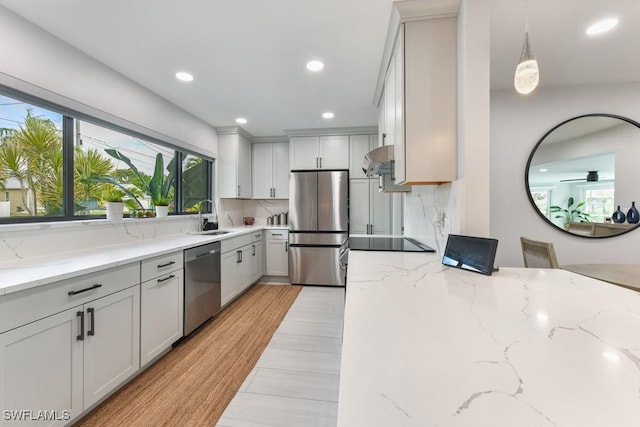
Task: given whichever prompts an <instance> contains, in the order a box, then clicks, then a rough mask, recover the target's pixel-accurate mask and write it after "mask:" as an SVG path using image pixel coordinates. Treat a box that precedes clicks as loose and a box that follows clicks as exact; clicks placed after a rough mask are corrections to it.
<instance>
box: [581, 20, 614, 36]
mask: <svg viewBox="0 0 640 427" xmlns="http://www.w3.org/2000/svg"><path fill="white" fill-rule="evenodd" d="M616 25H618V20H617V19H616V18H608V19H603V20H602V21H598V22H596V23H595V24H592V25H590V26H589V28H587V30H586V31H585V32H586V33H587V35H589V36H595V35H598V34H602V33H606V32H607V31H609V30H611V29H613V28H614V27H615V26H616Z"/></svg>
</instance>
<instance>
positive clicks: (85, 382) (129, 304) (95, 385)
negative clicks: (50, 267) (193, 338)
mask: <svg viewBox="0 0 640 427" xmlns="http://www.w3.org/2000/svg"><path fill="white" fill-rule="evenodd" d="M139 322H140V287H139V286H133V287H130V288H127V289H124V290H121V291H119V292H116V293H114V294H111V295H107V296H104V297H102V298H98V299H96V300H93V301H89V302H87V303H85V304H83V305H80V306H78V307H74V308H71V309H68V310H65V311H63V312H61V313H58V314H54V315H52V316H48V317H45V318H44V319H40V320H38V321H35V322H33V323H29V324H27V325H24V326H21V327H19V328H16V329H13V330H10V331H8V332H5V333H3V334H0V407H2V408H3V410H9V411H11V410H15V411H20V410H33V411H38V410H47V411H56V412H55V413H53V415H54V416H55V419H54V420H53V422H51V423H50V424H49V425H64V424H67V423H68V421H69V420H70V419H73V418H74V417H76V416H77V415H79V414H80V413H82V411H84V410H85V409H88V408H89V407H91V406H92V405H93V404H94V403H96V402H97V401H98V400H100V399H101V398H102V397H104V396H105V395H107V394H108V393H109V392H111V391H112V390H114V389H115V388H116V387H117V386H119V385H120V384H122V383H123V382H124V381H125V380H126V379H127V378H128V377H130V376H131V375H133V374H134V373H135V372H136V371H137V370H138V368H139V366H140V358H139V350H140V347H139V343H140V341H139V340H140V335H139V334H140V329H139V328H140V323H139ZM65 411H68V412H65ZM67 414H68V415H69V418H67ZM65 418H66V419H65ZM0 422H1V423H2V424H1V425H5V424H7V425H8V424H9V422H8V420H6V419H5V416H4V414H3V417H2V420H0ZM20 425H29V424H28V423H22V424H20ZM38 425H42V424H40V423H38Z"/></svg>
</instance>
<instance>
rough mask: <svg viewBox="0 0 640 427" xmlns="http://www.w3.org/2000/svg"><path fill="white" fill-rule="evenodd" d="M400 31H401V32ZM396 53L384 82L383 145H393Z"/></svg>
mask: <svg viewBox="0 0 640 427" xmlns="http://www.w3.org/2000/svg"><path fill="white" fill-rule="evenodd" d="M401 31H402V30H401ZM396 56H397V52H396V53H395V54H394V55H393V56H392V57H391V63H390V64H389V70H388V71H387V76H386V77H385V81H384V133H385V135H386V136H385V139H384V145H394V144H395V139H394V137H395V117H396V66H395V62H394V60H395V58H396Z"/></svg>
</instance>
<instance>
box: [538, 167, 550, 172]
mask: <svg viewBox="0 0 640 427" xmlns="http://www.w3.org/2000/svg"><path fill="white" fill-rule="evenodd" d="M548 170H549V169H544V168H542V169H540V172H546V171H548Z"/></svg>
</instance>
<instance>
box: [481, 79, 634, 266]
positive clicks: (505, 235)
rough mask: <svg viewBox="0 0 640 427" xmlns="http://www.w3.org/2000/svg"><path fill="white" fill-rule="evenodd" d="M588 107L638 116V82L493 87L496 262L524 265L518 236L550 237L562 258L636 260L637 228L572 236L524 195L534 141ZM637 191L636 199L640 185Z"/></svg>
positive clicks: (567, 261) (574, 261)
mask: <svg viewBox="0 0 640 427" xmlns="http://www.w3.org/2000/svg"><path fill="white" fill-rule="evenodd" d="M590 113H609V114H617V115H620V116H625V117H628V118H630V119H633V120H636V121H640V83H630V84H618V85H600V86H576V87H562V88H557V87H556V88H545V87H540V88H538V89H536V91H535V92H533V93H532V94H531V95H529V96H526V97H525V96H521V95H518V94H517V93H515V91H514V90H501V91H493V92H492V93H491V165H492V166H491V193H490V200H491V236H492V237H495V238H497V239H499V241H500V244H499V245H498V254H497V257H496V263H497V264H498V265H502V266H522V265H523V262H522V252H521V249H520V240H519V239H520V236H528V237H531V238H534V239H537V240H545V241H551V242H553V243H554V246H555V249H556V253H557V255H558V260H559V262H560V264H577V263H608V262H609V263H631V264H635V263H637V262H638V261H637V254H636V250H637V248H638V247H639V244H640V232H639V231H632V232H630V233H627V234H624V235H621V236H617V237H612V238H607V239H587V238H582V237H577V236H572V235H569V234H567V233H564V232H562V231H560V230H558V229H555V228H553V227H551V226H550V225H548V224H547V223H546V222H544V221H543V219H542V218H541V217H540V216H539V215H538V214H537V213H536V212H535V210H534V208H533V207H532V206H531V204H530V203H529V200H528V198H527V192H526V189H525V184H524V172H525V167H526V163H527V159H528V157H529V154H530V152H531V150H532V149H533V147H534V145H535V144H536V143H537V141H538V140H539V139H540V138H541V137H542V136H543V135H544V134H545V133H546V132H547V131H548V130H549V129H551V128H552V127H554V126H555V125H557V124H558V123H560V122H562V121H564V120H567V119H569V118H572V117H575V116H579V115H582V114H590ZM616 162H617V159H616ZM635 162H636V164H637V162H638V159H637V158H636V159H635ZM616 187H617V184H616ZM636 194H637V196H636V199H634V200H636V201H638V200H640V190H638V191H637V193H636ZM627 209H628V207H627Z"/></svg>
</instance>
